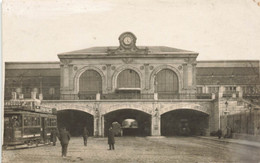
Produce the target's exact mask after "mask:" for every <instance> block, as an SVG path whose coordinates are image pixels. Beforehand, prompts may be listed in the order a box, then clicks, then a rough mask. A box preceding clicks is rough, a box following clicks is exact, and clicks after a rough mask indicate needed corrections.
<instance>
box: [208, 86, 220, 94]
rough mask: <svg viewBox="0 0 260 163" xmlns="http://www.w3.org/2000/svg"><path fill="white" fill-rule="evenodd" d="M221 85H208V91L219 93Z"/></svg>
mask: <svg viewBox="0 0 260 163" xmlns="http://www.w3.org/2000/svg"><path fill="white" fill-rule="evenodd" d="M218 92H219V87H208V93H218Z"/></svg>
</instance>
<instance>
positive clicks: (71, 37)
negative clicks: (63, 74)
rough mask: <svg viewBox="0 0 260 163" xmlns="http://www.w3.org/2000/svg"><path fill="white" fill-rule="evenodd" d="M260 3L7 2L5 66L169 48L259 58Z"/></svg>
mask: <svg viewBox="0 0 260 163" xmlns="http://www.w3.org/2000/svg"><path fill="white" fill-rule="evenodd" d="M259 1H260V0H228V1H224V0H124V1H120V0H103V1H101V0H77V1H75V0H4V2H3V5H2V6H3V8H2V10H3V19H2V23H3V26H2V29H3V46H2V47H3V59H4V61H58V57H57V54H59V53H63V52H69V51H74V50H79V49H84V48H88V47H92V46H111V45H113V46H117V45H119V42H118V37H119V35H120V34H121V33H123V32H125V31H131V32H133V33H134V34H135V35H136V37H137V43H136V44H137V46H138V45H140V46H141V45H142V46H153V45H156V46H170V47H175V48H180V49H185V50H191V51H195V52H198V53H199V57H198V60H254V59H258V60H259V59H260V4H259V5H258V2H259Z"/></svg>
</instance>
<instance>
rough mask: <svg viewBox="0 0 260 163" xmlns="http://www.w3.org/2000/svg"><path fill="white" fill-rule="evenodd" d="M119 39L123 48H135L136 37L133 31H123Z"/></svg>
mask: <svg viewBox="0 0 260 163" xmlns="http://www.w3.org/2000/svg"><path fill="white" fill-rule="evenodd" d="M118 40H119V43H120V48H122V49H127V50H130V49H133V48H135V42H136V37H135V35H134V34H133V33H131V32H124V33H122V34H121V35H120V36H119V38H118Z"/></svg>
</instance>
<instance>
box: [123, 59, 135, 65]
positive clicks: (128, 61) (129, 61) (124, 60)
mask: <svg viewBox="0 0 260 163" xmlns="http://www.w3.org/2000/svg"><path fill="white" fill-rule="evenodd" d="M122 61H123V62H124V63H126V64H128V63H132V62H133V61H134V59H133V58H123V59H122Z"/></svg>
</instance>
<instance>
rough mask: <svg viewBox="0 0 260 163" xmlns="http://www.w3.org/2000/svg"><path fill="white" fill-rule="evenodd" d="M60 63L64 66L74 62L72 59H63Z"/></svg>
mask: <svg viewBox="0 0 260 163" xmlns="http://www.w3.org/2000/svg"><path fill="white" fill-rule="evenodd" d="M60 61H61V63H62V64H64V65H69V64H70V63H71V62H72V61H71V59H61V60H60Z"/></svg>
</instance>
